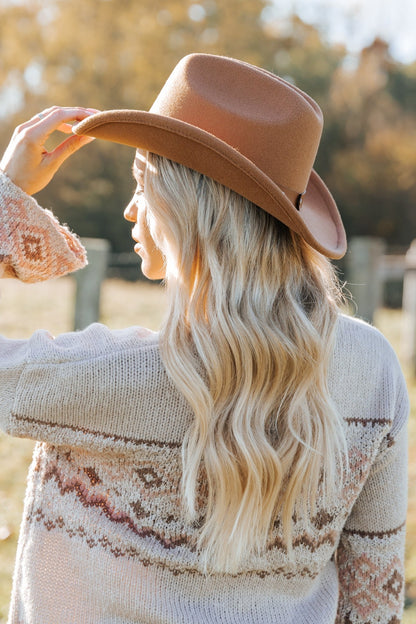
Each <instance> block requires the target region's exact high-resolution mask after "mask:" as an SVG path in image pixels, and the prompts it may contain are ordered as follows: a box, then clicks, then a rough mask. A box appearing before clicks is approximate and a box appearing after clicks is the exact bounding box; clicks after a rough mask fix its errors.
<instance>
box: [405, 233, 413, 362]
mask: <svg viewBox="0 0 416 624" xmlns="http://www.w3.org/2000/svg"><path fill="white" fill-rule="evenodd" d="M402 308H403V317H404V318H403V321H404V322H403V339H402V342H403V344H402V348H403V355H404V357H405V358H406V360H407V361H408V362H409V363H410V364H411V366H412V370H413V373H414V374H416V239H415V240H413V241H412V243H411V245H410V247H409V249H408V251H407V253H406V264H405V272H404V279H403V306H402Z"/></svg>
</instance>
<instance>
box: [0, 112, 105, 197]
mask: <svg viewBox="0 0 416 624" xmlns="http://www.w3.org/2000/svg"><path fill="white" fill-rule="evenodd" d="M95 112H98V111H96V110H95V109H90V108H81V107H75V108H70V107H65V108H64V107H58V106H52V107H51V108H48V109H46V110H44V111H42V113H39V114H38V115H34V116H33V117H32V118H31V119H29V120H28V121H26V122H25V123H23V124H21V125H20V126H18V127H17V128H16V130H15V131H14V133H13V137H12V140H11V141H10V144H9V146H8V147H7V149H6V152H5V154H4V156H3V158H2V161H1V163H0V168H1V169H3V171H4V172H5V173H6V174H7V175H8V176H9V177H10V178H11V179H12V180H13V182H14V183H15V184H17V185H18V186H20V187H21V188H22V189H23V190H24V191H26V192H27V193H29V194H33V193H36V192H38V191H40V190H41V189H42V188H43V187H44V186H46V185H47V184H48V182H49V181H50V180H51V178H52V177H53V175H54V174H55V173H56V171H57V170H58V169H59V167H60V166H61V164H62V163H63V162H64V160H66V159H67V158H68V157H69V156H70V155H71V154H73V153H74V152H76V151H77V150H78V149H80V148H81V147H82V146H83V145H86V144H87V143H90V141H91V140H92V139H91V138H89V137H77V136H74V135H73V136H71V137H68V138H67V139H66V140H65V141H63V142H62V143H61V144H60V145H58V147H56V148H55V149H54V150H52V151H51V152H48V151H47V149H46V148H45V144H46V142H47V140H48V138H49V137H50V136H51V135H52V134H53V133H54V132H55V131H57V130H59V131H60V132H63V133H64V134H72V123H78V122H79V121H82V120H83V119H85V118H86V117H89V116H90V115H92V114H94V113H95Z"/></svg>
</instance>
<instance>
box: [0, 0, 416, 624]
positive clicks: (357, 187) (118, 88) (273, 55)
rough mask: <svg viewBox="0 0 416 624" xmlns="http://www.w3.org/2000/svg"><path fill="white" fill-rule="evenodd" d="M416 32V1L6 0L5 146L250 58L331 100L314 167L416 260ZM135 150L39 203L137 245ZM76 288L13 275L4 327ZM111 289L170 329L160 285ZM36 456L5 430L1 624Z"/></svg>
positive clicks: (415, 571) (391, 245) (414, 504)
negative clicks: (33, 122)
mask: <svg viewBox="0 0 416 624" xmlns="http://www.w3.org/2000/svg"><path fill="white" fill-rule="evenodd" d="M415 32H416V3H415V2H414V0H396V1H395V2H389V3H388V2H385V0H274V1H272V0H269V1H266V0H201V1H199V2H192V1H189V0H42V1H41V0H26V1H24V0H0V150H3V149H4V148H5V147H6V145H7V143H8V141H9V138H10V136H11V133H12V131H13V128H14V127H15V126H16V125H17V124H19V123H22V122H23V121H25V120H26V119H28V118H29V117H31V116H32V115H34V114H36V113H38V112H39V111H41V110H43V109H44V108H47V107H49V106H51V105H53V104H58V105H63V106H72V105H82V106H88V107H93V108H97V109H101V110H103V109H116V108H135V109H148V108H149V107H150V106H151V104H152V102H153V100H154V98H155V97H156V95H157V93H158V91H159V89H160V87H161V85H162V84H163V82H164V81H165V79H166V78H167V76H168V75H169V74H170V72H171V70H172V69H173V67H174V66H175V64H176V63H177V61H178V60H179V59H180V58H181V57H182V56H184V55H185V54H188V53H190V52H196V51H199V52H208V53H215V54H224V55H228V56H233V57H237V58H240V59H242V60H245V61H247V62H250V63H254V64H256V65H260V66H262V67H264V68H266V69H268V70H270V71H272V72H275V73H277V74H278V75H280V76H282V77H284V78H285V79H287V80H289V81H291V82H293V83H294V84H296V85H297V86H299V87H300V88H301V89H304V90H305V91H307V92H308V93H309V94H310V95H312V96H313V97H314V98H315V99H316V100H317V102H318V103H319V104H320V106H321V108H322V110H323V113H324V119H325V127H324V134H323V137H322V142H321V148H320V151H319V154H318V157H317V161H316V169H317V171H318V172H319V174H320V175H321V176H322V177H323V179H324V180H325V181H326V183H327V184H328V186H329V188H330V189H331V191H332V193H333V194H334V196H335V198H336V201H337V204H338V206H339V209H340V211H341V214H342V217H343V220H344V223H345V227H346V231H347V236H348V238H349V240H350V241H351V240H352V239H353V238H354V237H357V236H359V237H362V236H366V237H376V238H377V239H379V240H382V241H383V244H384V245H385V248H386V249H387V251H388V252H389V253H390V254H398V255H400V254H404V253H405V251H406V250H407V249H408V248H409V245H410V244H411V242H412V240H413V239H415V238H416V210H415V207H416V37H415V34H414V33H415ZM132 160H133V150H130V149H129V148H126V147H122V146H118V145H114V144H110V143H105V142H100V141H95V142H93V143H92V144H91V145H89V146H88V147H87V148H85V149H83V150H81V151H80V152H79V153H77V154H76V155H75V156H74V157H73V158H71V159H70V161H68V162H67V163H66V164H65V165H64V166H63V167H62V169H61V170H60V172H59V173H58V174H57V176H56V177H55V179H54V180H53V181H52V183H51V184H50V185H49V186H48V187H47V188H46V189H45V190H44V191H42V193H40V194H39V195H38V197H37V198H38V200H39V202H40V203H41V204H42V205H43V206H45V207H52V208H53V210H54V212H55V213H56V214H57V216H58V217H59V218H60V219H61V220H62V221H64V222H67V223H69V224H70V226H71V227H72V228H73V229H74V230H75V231H77V233H78V234H80V235H81V236H84V237H98V238H104V239H107V240H109V241H110V243H111V247H112V250H113V252H115V253H118V254H120V253H122V252H126V251H127V250H129V251H130V250H131V247H132V241H131V238H130V226H129V225H128V224H126V223H124V222H123V219H122V218H121V214H122V210H123V207H124V205H125V204H126V202H127V201H128V199H129V197H130V194H131V192H132V190H133V187H134V183H133V179H132V175H131V163H132ZM347 259H348V255H347ZM343 268H344V267H343V265H342V263H341V265H340V270H343ZM134 274H135V275H137V277H138V276H139V273H138V271H136V270H135V273H134ZM130 275H131V274H130ZM74 293H75V286H74V282H73V281H72V280H71V278H63V279H62V280H58V281H57V282H52V283H48V284H43V285H35V286H30V287H29V286H25V285H22V284H18V283H14V282H13V281H9V282H8V283H7V284H2V287H1V298H0V332H1V333H5V334H6V335H9V336H19V337H26V336H28V335H30V333H31V332H32V331H34V330H35V329H36V328H37V327H40V326H42V327H46V328H48V329H50V330H51V331H52V332H53V333H58V332H60V331H67V330H70V329H72V326H73V318H72V315H73V300H74ZM102 295H103V301H102V315H101V320H102V321H104V322H106V323H107V324H109V325H110V326H112V327H119V326H123V325H126V324H133V323H134V324H144V325H148V326H152V327H153V328H154V329H156V328H157V325H158V323H159V320H160V318H161V317H162V316H163V309H164V299H163V297H164V295H163V291H162V290H161V288H160V286H157V285H156V286H154V285H153V286H152V285H149V284H145V283H143V282H140V284H132V283H131V282H130V283H126V282H122V281H120V280H107V281H106V282H105V283H104V285H103V293H102ZM393 299H394V305H395V306H396V308H397V309H395V310H388V309H386V308H385V307H384V308H380V309H379V310H377V311H376V313H375V316H374V319H373V320H374V322H375V324H376V325H378V326H379V327H380V328H381V329H382V331H383V332H385V333H386V335H387V336H388V338H389V339H390V340H391V341H392V343H393V345H394V347H395V348H396V350H397V351H398V352H399V355H400V350H401V348H402V344H403V316H402V312H401V310H400V295H399V296H395V297H393ZM120 302H122V305H120ZM384 303H386V302H384ZM403 365H404V368H405V371H406V374H407V378H408V384H409V391H410V395H411V400H412V415H411V420H410V462H409V477H410V506H409V516H408V520H409V522H408V526H409V529H408V545H407V554H406V573H407V585H406V611H405V619H404V620H403V622H406V624H412V623H414V622H416V491H415V481H416V423H415V416H416V413H415V412H416V381H415V375H414V369H413V368H412V367H409V366H408V365H407V363H406V362H405V361H404V360H403ZM31 450H32V443H31V442H27V441H20V440H11V439H8V438H6V437H4V436H0V624H1V623H2V622H5V621H6V615H7V605H8V599H9V592H10V581H11V574H12V567H13V559H14V553H15V548H16V539H17V534H18V527H19V518H20V515H21V509H22V498H23V492H24V480H25V472H26V470H27V465H28V462H29V461H30V455H31Z"/></svg>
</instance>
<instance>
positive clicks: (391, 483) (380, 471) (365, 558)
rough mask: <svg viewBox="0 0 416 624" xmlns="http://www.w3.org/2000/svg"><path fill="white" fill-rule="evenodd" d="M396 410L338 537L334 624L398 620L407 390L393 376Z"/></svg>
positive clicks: (392, 623) (401, 589) (392, 622)
mask: <svg viewBox="0 0 416 624" xmlns="http://www.w3.org/2000/svg"><path fill="white" fill-rule="evenodd" d="M394 409H395V414H394V415H392V426H391V428H390V431H389V432H388V433H387V435H386V436H385V437H384V438H383V441H382V443H381V445H380V448H379V451H378V454H377V457H376V460H375V461H374V463H373V465H372V467H371V470H370V473H369V476H368V478H367V480H366V482H365V484H364V487H363V489H362V490H361V493H360V495H359V496H358V499H357V501H356V503H355V505H354V507H353V509H352V512H351V514H350V515H349V517H348V520H347V522H346V524H345V527H344V530H343V533H342V535H341V539H340V543H339V547H338V551H337V563H338V575H339V586H340V594H339V604H338V616H337V620H336V622H337V624H400V622H401V616H402V611H403V598H404V542H405V520H406V510H407V428H406V423H407V416H408V411H409V404H408V397H407V391H406V387H405V383H404V380H403V377H402V375H401V373H400V372H399V373H398V374H397V383H396V402H395V407H394Z"/></svg>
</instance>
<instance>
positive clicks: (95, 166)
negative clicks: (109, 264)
mask: <svg viewBox="0 0 416 624" xmlns="http://www.w3.org/2000/svg"><path fill="white" fill-rule="evenodd" d="M412 20H413V21H412ZM415 28H416V5H415V3H414V2H413V0H396V1H395V2H394V3H393V2H391V3H386V2H384V0H361V1H357V0H348V2H347V1H346V0H303V1H300V0H298V1H297V2H295V1H292V2H291V1H290V0H275V2H270V1H264V0H223V1H220V0H201V2H199V3H195V2H190V1H189V0H120V1H118V0H71V1H65V0H42V1H40V0H30V1H29V0H27V1H25V2H24V1H22V0H20V1H16V0H14V1H12V0H0V146H5V145H6V144H7V141H8V139H9V136H10V133H11V131H12V129H13V128H14V127H15V125H16V124H18V123H20V122H22V121H24V120H26V119H27V118H28V117H30V116H31V115H33V114H35V113H36V112H39V111H41V110H42V109H43V108H45V107H48V106H51V105H52V104H59V105H69V106H70V105H82V106H88V107H92V108H97V109H100V110H101V109H115V108H135V109H148V108H149V107H150V106H151V104H152V102H153V100H154V98H155V96H156V95H157V93H158V91H159V89H160V87H161V85H162V84H163V82H164V81H165V79H166V78H167V76H168V75H169V73H170V72H171V70H172V68H173V67H174V65H175V64H176V62H177V61H178V60H179V59H180V58H181V57H182V56H184V55H185V54H187V53H189V52H193V51H200V52H209V53H215V54H224V55H228V56H235V57H237V58H240V59H242V60H245V61H248V62H251V63H254V64H257V65H261V66H262V67H264V68H266V69H268V70H270V71H272V72H275V73H277V74H279V75H280V76H282V77H284V78H286V79H288V80H290V81H292V82H293V83H295V84H297V85H298V86H299V87H300V88H302V89H304V90H305V91H307V92H308V93H310V94H311V95H312V96H313V97H314V98H315V99H316V100H317V101H318V103H319V104H320V106H321V108H322V109H323V112H324V118H325V130H324V135H323V139H322V144H321V148H320V151H319V154H318V158H317V161H316V169H317V171H318V172H319V174H320V175H321V176H322V177H323V178H324V180H325V181H326V182H327V184H328V186H329V188H330V189H331V191H332V193H333V194H334V196H335V198H336V200H337V203H338V205H339V208H340V210H341V213H342V215H343V219H344V222H345V226H346V230H347V234H348V236H349V237H352V236H354V235H357V234H359V235H360V236H363V235H370V236H377V237H382V238H384V239H386V240H387V241H388V243H389V245H390V246H403V247H408V245H409V243H410V241H411V240H412V238H413V237H414V236H415V232H416V211H415V209H414V207H415V203H416V176H415V171H416V62H415V60H416V39H415V37H414V32H415ZM131 159H132V151H131V150H129V149H126V148H124V147H119V146H116V145H110V144H105V143H102V142H95V143H94V144H92V145H91V146H90V147H89V148H88V150H84V151H82V152H80V153H79V154H77V155H76V156H75V157H74V158H73V159H72V160H71V161H70V162H69V163H68V164H67V165H65V166H64V168H63V169H62V171H61V172H60V174H59V175H58V176H57V177H56V178H55V180H54V182H53V183H52V184H50V185H49V186H48V187H47V189H45V190H44V191H43V192H42V193H41V194H40V195H39V199H40V201H41V202H42V203H43V205H47V206H49V205H50V206H53V207H54V209H55V210H56V212H57V214H58V216H59V217H61V218H62V219H63V220H64V221H67V222H69V223H70V224H71V225H72V226H73V227H74V229H75V230H76V231H77V232H78V233H79V234H80V235H82V236H100V237H103V238H106V239H109V240H110V241H111V243H112V247H113V249H114V250H116V251H121V250H125V249H127V248H130V241H129V236H128V235H127V236H126V232H127V233H128V226H126V225H123V222H122V220H120V219H117V218H116V217H117V216H118V215H119V214H120V210H121V207H122V206H123V204H124V202H125V201H126V200H127V198H128V196H129V194H130V192H131V190H132V188H133V183H132V179H131V175H130V161H131Z"/></svg>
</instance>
